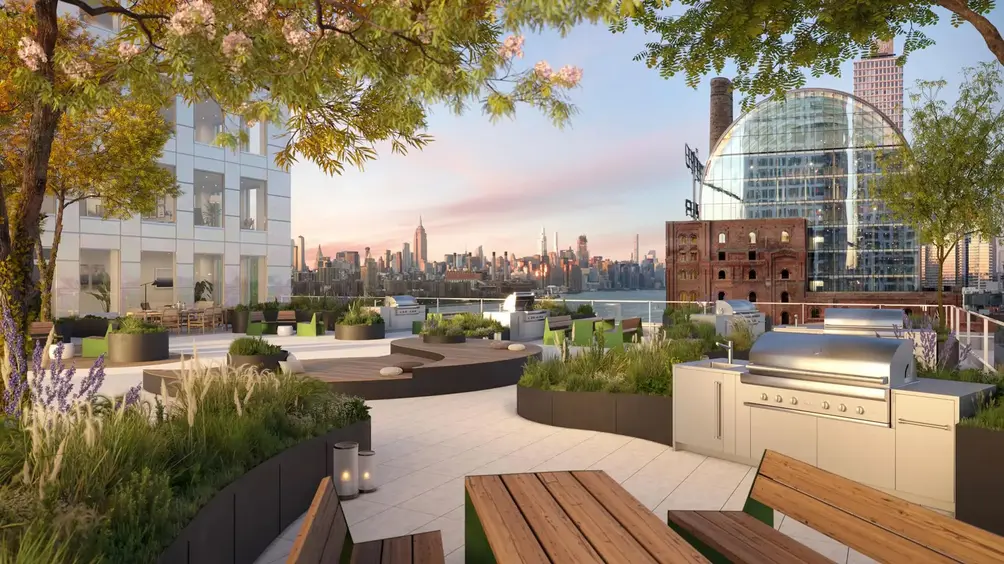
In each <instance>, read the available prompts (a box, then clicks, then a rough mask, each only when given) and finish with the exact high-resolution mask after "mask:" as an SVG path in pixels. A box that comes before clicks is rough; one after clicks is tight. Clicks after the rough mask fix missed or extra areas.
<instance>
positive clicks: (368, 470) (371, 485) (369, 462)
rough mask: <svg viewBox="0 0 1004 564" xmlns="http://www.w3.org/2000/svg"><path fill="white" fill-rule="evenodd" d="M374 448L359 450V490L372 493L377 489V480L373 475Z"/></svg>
mask: <svg viewBox="0 0 1004 564" xmlns="http://www.w3.org/2000/svg"><path fill="white" fill-rule="evenodd" d="M374 454H375V453H374V452H373V451H372V450H361V451H359V491H360V492H361V493H370V492H372V491H375V490H376V482H375V481H374V476H373V466H374V464H373V455H374Z"/></svg>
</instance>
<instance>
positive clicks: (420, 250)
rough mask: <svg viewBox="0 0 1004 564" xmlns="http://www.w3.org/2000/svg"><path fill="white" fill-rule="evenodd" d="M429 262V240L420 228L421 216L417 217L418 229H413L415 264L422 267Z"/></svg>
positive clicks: (423, 228)
mask: <svg viewBox="0 0 1004 564" xmlns="http://www.w3.org/2000/svg"><path fill="white" fill-rule="evenodd" d="M427 260H429V239H428V237H427V236H426V233H425V227H423V226H422V216H418V227H416V228H415V262H416V263H418V264H419V265H424V264H425V262H426V261H427Z"/></svg>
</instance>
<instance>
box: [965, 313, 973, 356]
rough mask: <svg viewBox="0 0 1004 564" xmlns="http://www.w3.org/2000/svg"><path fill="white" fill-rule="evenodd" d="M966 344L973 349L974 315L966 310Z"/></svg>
mask: <svg viewBox="0 0 1004 564" xmlns="http://www.w3.org/2000/svg"><path fill="white" fill-rule="evenodd" d="M966 344H967V345H969V348H973V313H972V312H971V311H969V310H966Z"/></svg>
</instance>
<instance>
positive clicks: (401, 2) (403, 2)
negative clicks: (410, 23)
mask: <svg viewBox="0 0 1004 564" xmlns="http://www.w3.org/2000/svg"><path fill="white" fill-rule="evenodd" d="M394 5H395V6H397V7H398V8H408V7H410V6H411V0H394Z"/></svg>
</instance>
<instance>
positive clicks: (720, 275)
mask: <svg viewBox="0 0 1004 564" xmlns="http://www.w3.org/2000/svg"><path fill="white" fill-rule="evenodd" d="M718 279H719V280H725V271H724V270H719V271H718Z"/></svg>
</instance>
